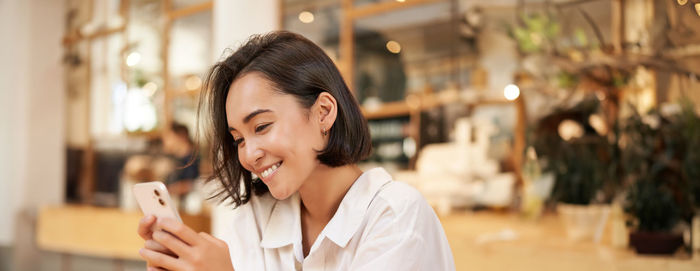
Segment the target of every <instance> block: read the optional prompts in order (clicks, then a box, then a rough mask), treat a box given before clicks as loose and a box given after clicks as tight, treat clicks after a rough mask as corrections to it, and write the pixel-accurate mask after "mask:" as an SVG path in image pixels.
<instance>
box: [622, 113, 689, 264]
mask: <svg viewBox="0 0 700 271" xmlns="http://www.w3.org/2000/svg"><path fill="white" fill-rule="evenodd" d="M699 125H700V120H699V119H698V117H697V115H696V113H695V111H694V109H693V106H692V105H690V104H685V105H683V106H682V109H681V111H680V112H678V113H673V114H665V115H664V114H661V113H660V112H658V111H652V112H650V113H649V114H647V115H644V116H641V115H640V114H639V113H636V112H634V114H633V115H632V116H631V117H629V118H628V119H627V121H626V123H625V125H624V128H623V129H624V136H623V140H621V141H622V144H621V147H622V150H623V159H622V161H623V163H624V168H625V175H626V176H627V178H628V180H627V181H628V183H630V187H629V190H628V194H627V197H626V201H625V212H626V213H627V214H628V216H629V218H628V225H629V226H630V228H631V229H632V232H631V233H630V246H632V247H634V248H635V249H636V251H637V252H638V253H642V254H671V253H673V252H675V251H676V250H677V249H678V248H679V247H680V246H681V245H683V238H682V233H680V232H678V231H677V230H674V229H675V227H676V226H677V225H678V223H679V222H681V221H686V222H690V221H691V219H692V217H693V215H694V213H695V210H694V209H695V208H697V207H696V206H697V200H696V194H697V190H696V189H697V187H696V185H697V178H698V175H696V174H698V173H697V165H698V162H699V159H698V158H697V155H698V151H700V148H698V147H699V146H700V145H699V143H698V141H699V139H700V128H699V127H700V126H699Z"/></svg>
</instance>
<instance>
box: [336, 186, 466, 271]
mask: <svg viewBox="0 0 700 271" xmlns="http://www.w3.org/2000/svg"><path fill="white" fill-rule="evenodd" d="M385 205H386V206H385V207H384V208H382V210H381V211H380V213H379V214H378V215H377V216H376V219H371V220H370V221H368V225H367V228H366V231H365V234H363V235H364V236H363V241H362V244H361V245H360V246H359V247H358V249H357V252H356V253H355V257H354V259H353V261H352V264H351V266H350V268H349V269H348V270H455V267H454V260H453V258H452V252H451V250H450V247H449V244H448V243H447V238H446V237H445V233H444V231H443V229H442V226H441V225H440V221H439V220H438V219H437V216H436V215H435V213H434V212H433V210H432V208H430V206H429V205H428V204H427V203H426V202H425V200H423V199H422V197H421V198H419V199H418V200H417V202H415V203H413V204H410V205H409V206H408V208H404V210H394V209H392V208H391V207H390V206H389V205H388V204H385Z"/></svg>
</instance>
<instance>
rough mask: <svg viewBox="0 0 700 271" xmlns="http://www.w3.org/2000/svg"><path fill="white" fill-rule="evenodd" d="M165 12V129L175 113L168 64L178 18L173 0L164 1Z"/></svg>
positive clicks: (162, 50)
mask: <svg viewBox="0 0 700 271" xmlns="http://www.w3.org/2000/svg"><path fill="white" fill-rule="evenodd" d="M162 8H163V14H168V16H167V19H166V20H165V24H164V25H163V33H162V37H163V43H162V47H161V52H160V54H161V58H162V59H163V62H162V63H163V66H162V70H163V71H162V72H163V73H162V76H163V115H162V117H161V118H160V119H161V121H162V123H163V126H161V130H163V131H165V130H167V129H170V124H171V123H172V121H173V115H172V113H173V112H172V108H171V106H170V104H171V102H172V90H171V89H170V88H171V87H170V71H169V69H168V66H169V65H170V64H169V63H170V61H169V56H170V54H169V52H168V51H169V50H170V30H171V28H172V25H173V19H174V18H177V16H171V15H172V14H173V11H172V9H171V8H172V0H165V1H163V6H162ZM179 14H184V13H182V12H181V13H179Z"/></svg>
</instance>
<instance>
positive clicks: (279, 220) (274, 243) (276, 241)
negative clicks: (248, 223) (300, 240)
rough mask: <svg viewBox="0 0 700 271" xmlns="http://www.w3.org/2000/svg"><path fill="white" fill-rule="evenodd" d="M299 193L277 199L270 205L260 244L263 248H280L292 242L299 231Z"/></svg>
mask: <svg viewBox="0 0 700 271" xmlns="http://www.w3.org/2000/svg"><path fill="white" fill-rule="evenodd" d="M299 204H300V202H299V194H298V193H294V195H292V196H291V197H289V198H287V199H285V200H280V201H277V202H276V203H275V204H274V205H273V206H272V212H271V213H270V219H268V222H267V225H266V226H265V230H264V231H263V236H262V240H261V241H260V246H261V247H263V248H280V247H283V246H286V245H290V244H292V243H293V241H294V238H295V237H297V235H298V234H299V233H301V220H300V219H301V215H300V212H301V209H300V205H299Z"/></svg>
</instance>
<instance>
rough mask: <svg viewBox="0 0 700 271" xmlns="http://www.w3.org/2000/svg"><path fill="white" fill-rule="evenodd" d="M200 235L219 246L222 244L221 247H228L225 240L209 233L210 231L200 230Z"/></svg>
mask: <svg viewBox="0 0 700 271" xmlns="http://www.w3.org/2000/svg"><path fill="white" fill-rule="evenodd" d="M199 236H201V237H202V238H203V239H204V240H207V241H209V242H210V243H214V244H216V245H217V246H220V247H221V246H226V247H228V245H227V244H226V242H224V241H223V240H221V239H218V238H216V237H214V236H211V235H210V234H208V233H206V232H200V233H199Z"/></svg>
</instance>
